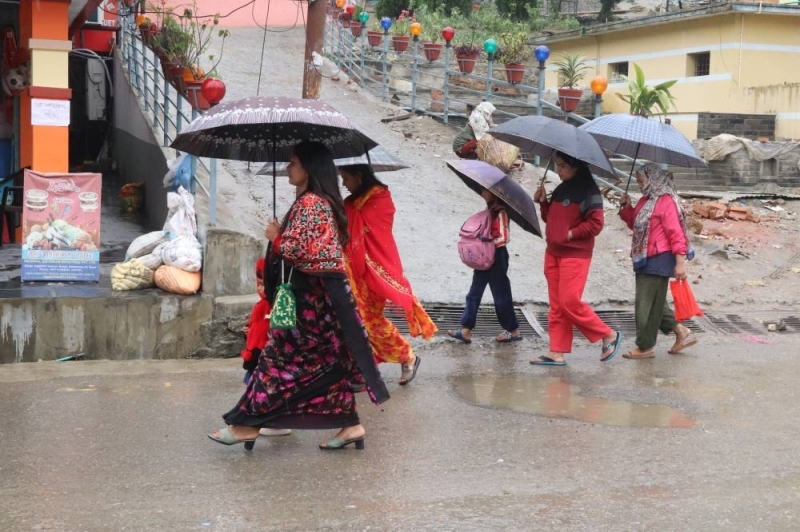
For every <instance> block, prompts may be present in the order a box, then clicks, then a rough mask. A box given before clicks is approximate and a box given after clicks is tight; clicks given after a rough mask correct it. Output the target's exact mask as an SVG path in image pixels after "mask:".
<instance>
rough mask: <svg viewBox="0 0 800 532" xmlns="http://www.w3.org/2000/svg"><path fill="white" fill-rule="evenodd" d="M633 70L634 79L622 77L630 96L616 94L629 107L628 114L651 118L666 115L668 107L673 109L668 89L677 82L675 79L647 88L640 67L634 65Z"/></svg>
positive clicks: (672, 98) (671, 97) (673, 101)
mask: <svg viewBox="0 0 800 532" xmlns="http://www.w3.org/2000/svg"><path fill="white" fill-rule="evenodd" d="M633 68H634V69H635V70H636V79H631V78H628V77H627V76H623V78H624V79H625V81H627V82H628V91H629V92H630V94H625V95H622V94H619V93H617V97H618V98H620V99H621V100H623V101H624V102H627V103H628V104H629V105H630V113H631V114H632V115H640V116H653V115H659V114H667V112H668V111H669V108H670V106H671V107H675V97H674V96H673V95H672V93H671V92H670V91H669V89H670V88H671V87H672V86H673V85H675V84H676V83H677V82H678V80H677V79H672V80H669V81H665V82H663V83H659V84H658V85H656V86H655V87H648V86H647V83H646V82H645V78H644V71H643V70H642V69H641V67H640V66H639V65H637V64H636V63H634V64H633Z"/></svg>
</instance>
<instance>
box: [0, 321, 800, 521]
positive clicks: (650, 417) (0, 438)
mask: <svg viewBox="0 0 800 532" xmlns="http://www.w3.org/2000/svg"><path fill="white" fill-rule="evenodd" d="M768 338H769V339H771V340H773V343H769V344H758V343H753V342H754V340H755V339H754V338H752V337H722V336H717V335H714V334H711V333H706V334H704V335H702V343H701V345H700V346H699V347H697V348H694V349H693V350H692V351H691V352H690V353H689V354H686V355H682V356H670V355H667V354H666V353H665V351H666V348H667V347H668V346H669V343H668V342H667V339H663V342H662V343H663V346H661V347H660V353H659V356H658V357H657V358H656V359H654V360H650V361H629V360H625V359H623V358H621V357H618V358H616V359H614V360H613V361H611V362H610V363H608V364H601V363H600V362H599V361H598V360H597V357H598V356H599V354H598V353H597V350H598V348H597V347H596V346H592V347H589V346H585V345H583V346H580V347H578V348H577V349H576V352H575V354H574V355H573V356H572V358H571V359H569V361H570V366H569V367H568V368H564V369H561V368H555V369H549V370H547V369H543V368H533V367H531V366H529V365H528V363H527V360H528V359H529V358H530V357H531V356H532V355H533V354H534V353H540V352H541V350H542V349H543V348H544V346H543V344H542V342H541V341H537V340H528V339H526V340H525V341H524V342H521V343H520V344H513V345H508V346H496V345H493V344H492V342H491V341H490V340H488V339H487V340H484V341H483V342H476V343H474V344H473V345H471V346H462V345H453V344H450V343H449V342H448V341H447V340H444V339H436V340H435V341H434V342H433V343H431V344H427V345H421V346H420V347H419V348H418V353H419V354H420V355H421V356H422V357H423V363H422V365H421V369H420V373H419V375H418V377H417V379H416V380H415V381H414V382H413V383H412V384H411V385H410V386H408V387H405V388H402V387H398V386H397V385H396V379H397V377H398V375H399V368H398V367H396V366H389V367H384V374H385V375H386V378H387V380H388V381H389V383H390V389H391V391H392V399H391V400H390V401H389V402H387V403H386V404H385V405H384V406H382V407H375V406H373V405H372V404H370V403H369V402H368V401H366V400H365V397H364V396H359V406H360V412H361V415H362V419H363V422H364V424H365V426H366V429H367V432H368V436H367V442H366V444H367V445H366V450H365V451H363V452H361V451H356V450H354V449H352V448H351V449H349V450H347V451H342V452H328V453H325V452H322V451H319V450H318V449H317V447H316V445H317V443H318V442H319V441H321V440H322V439H323V438H326V437H329V436H331V435H332V432H330V431H327V432H295V434H293V435H291V436H287V437H282V438H272V439H266V438H261V439H260V440H259V441H258V442H257V444H256V447H255V449H254V450H253V451H252V452H249V453H248V452H245V451H244V450H243V449H242V447H241V446H235V447H225V446H222V445H218V444H215V443H213V442H211V441H210V440H208V439H207V438H206V433H207V432H209V431H211V430H213V429H215V428H218V427H220V426H221V425H222V422H221V419H220V415H221V414H222V413H223V412H224V411H225V410H227V409H228V408H230V407H231V406H232V405H233V404H234V403H235V401H236V400H237V399H238V397H239V394H240V393H241V390H242V385H241V377H242V370H241V369H240V368H239V366H238V363H237V361H236V360H204V361H192V360H188V361H186V360H184V361H130V362H106V361H100V362H95V361H84V362H68V363H60V364H59V363H39V364H19V365H6V366H0V442H2V445H0V480H1V481H0V530H3V531H16V530H65V531H72V530H98V531H101V530H102V531H105V530H231V531H238V530H555V529H558V530H651V529H657V530H681V531H683V530H797V528H798V526H799V525H798V519H800V500H799V499H800V464H798V459H797V456H798V447H799V445H798V436H799V435H800V434H799V433H800V426H798V422H797V418H798V414H799V413H800V406H798V401H797V397H796V390H797V382H798V380H799V379H800V366H799V365H798V364H797V361H796V357H797V354H796V352H797V340H798V338H797V337H796V336H783V337H775V336H770V337H768ZM629 344H630V341H628V342H626V346H627V347H629V346H630V345H629Z"/></svg>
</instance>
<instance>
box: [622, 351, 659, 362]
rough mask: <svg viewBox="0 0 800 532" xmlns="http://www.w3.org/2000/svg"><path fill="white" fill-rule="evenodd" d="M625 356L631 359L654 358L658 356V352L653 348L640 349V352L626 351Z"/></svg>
mask: <svg viewBox="0 0 800 532" xmlns="http://www.w3.org/2000/svg"><path fill="white" fill-rule="evenodd" d="M622 356H623V358H627V359H630V360H638V359H640V358H654V357H655V356H656V352H655V351H653V350H652V349H648V350H647V351H639V352H638V353H634V352H633V350H631V351H628V352H627V353H624V354H623V355H622Z"/></svg>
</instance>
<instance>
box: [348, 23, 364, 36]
mask: <svg viewBox="0 0 800 532" xmlns="http://www.w3.org/2000/svg"><path fill="white" fill-rule="evenodd" d="M363 30H364V26H362V25H361V24H360V23H359V22H354V23H353V24H350V33H352V34H353V37H361V32H362V31H363Z"/></svg>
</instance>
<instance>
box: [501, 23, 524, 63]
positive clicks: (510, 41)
mask: <svg viewBox="0 0 800 532" xmlns="http://www.w3.org/2000/svg"><path fill="white" fill-rule="evenodd" d="M526 38H527V33H526V32H524V31H517V32H507V33H503V34H502V35H500V51H499V52H498V53H497V60H498V61H500V62H501V63H505V64H507V65H508V64H520V63H524V62H525V61H527V60H528V58H530V57H531V53H530V50H529V49H528V45H527V44H526V43H525V40H526Z"/></svg>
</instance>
